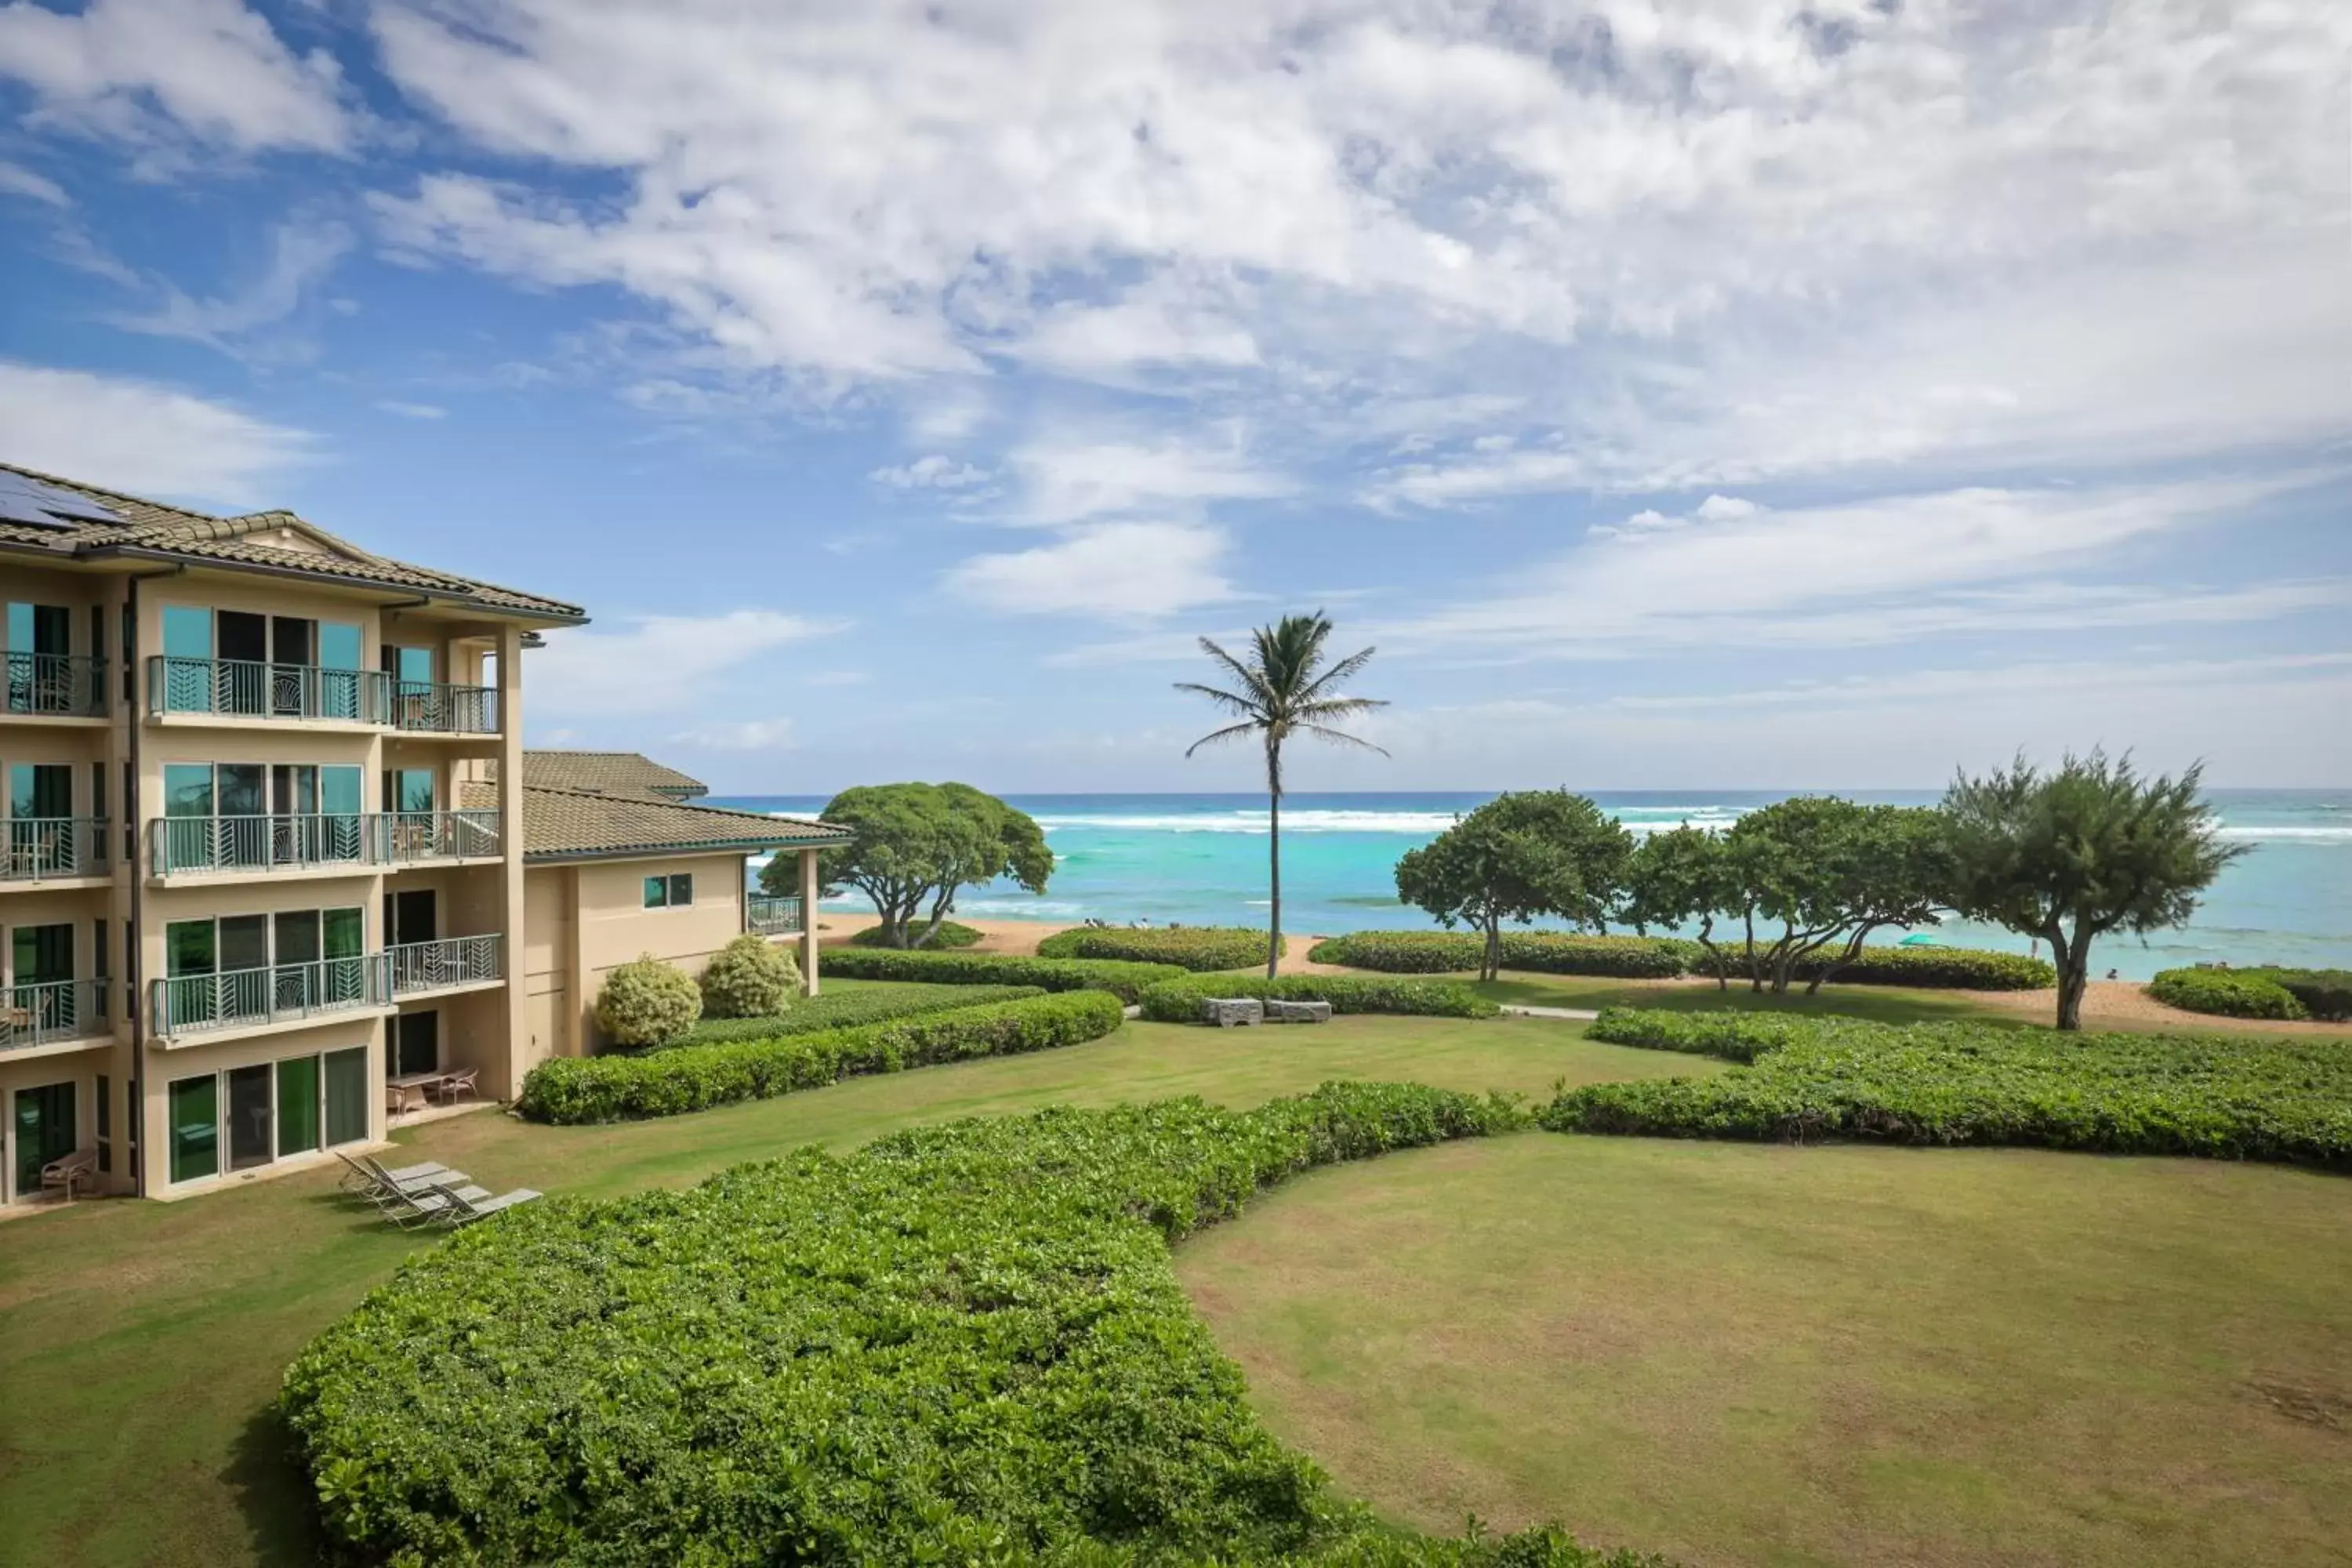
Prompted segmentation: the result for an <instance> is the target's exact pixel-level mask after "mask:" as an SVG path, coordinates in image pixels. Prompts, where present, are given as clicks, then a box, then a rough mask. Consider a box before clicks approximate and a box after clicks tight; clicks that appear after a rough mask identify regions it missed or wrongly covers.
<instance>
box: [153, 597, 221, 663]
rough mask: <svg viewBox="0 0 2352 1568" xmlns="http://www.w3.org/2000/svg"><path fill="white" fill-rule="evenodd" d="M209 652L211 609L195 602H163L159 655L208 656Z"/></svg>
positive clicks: (211, 654)
mask: <svg viewBox="0 0 2352 1568" xmlns="http://www.w3.org/2000/svg"><path fill="white" fill-rule="evenodd" d="M212 656H213V613H212V612H211V611H210V610H208V609H205V608H204V607H202V606H201V605H164V606H163V657H164V658H212Z"/></svg>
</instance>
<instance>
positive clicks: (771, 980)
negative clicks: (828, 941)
mask: <svg viewBox="0 0 2352 1568" xmlns="http://www.w3.org/2000/svg"><path fill="white" fill-rule="evenodd" d="M800 992H801V966H800V965H799V964H798V963H794V962H793V955H792V952H791V951H790V950H789V949H787V948H786V947H784V946H783V945H782V944H781V943H778V942H770V941H769V940H768V939H767V938H766V937H763V936H757V935H754V934H753V933H751V932H750V931H745V932H744V933H743V934H742V935H741V936H739V937H737V938H736V939H735V940H734V941H732V942H729V943H728V944H727V945H726V946H725V947H722V948H720V949H719V951H718V952H715V953H713V954H711V956H710V962H709V963H707V964H705V965H703V969H702V1012H703V1016H705V1017H710V1018H761V1017H768V1016H772V1015H774V1014H778V1013H781V1012H782V1011H783V1010H784V1009H785V1008H787V1007H789V1006H791V1005H792V1002H793V997H795V996H797V995H799V994H800Z"/></svg>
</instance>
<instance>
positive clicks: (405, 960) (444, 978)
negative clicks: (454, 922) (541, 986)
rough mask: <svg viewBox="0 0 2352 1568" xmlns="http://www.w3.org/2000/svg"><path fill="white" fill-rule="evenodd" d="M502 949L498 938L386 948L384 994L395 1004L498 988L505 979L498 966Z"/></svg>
mask: <svg viewBox="0 0 2352 1568" xmlns="http://www.w3.org/2000/svg"><path fill="white" fill-rule="evenodd" d="M500 946H501V943H500V942H499V938H498V937H496V936H445V937H443V938H442V939H441V940H440V941H438V942H407V943H404V945H402V946H399V947H388V948H385V949H384V950H383V953H382V955H381V957H382V959H383V994H384V995H385V996H386V997H387V998H389V999H390V1000H392V1001H394V1002H405V1001H408V1000H409V999H410V998H412V997H416V996H431V995H436V994H441V993H443V992H448V991H469V990H472V989H474V988H476V987H478V986H483V985H495V984H498V983H499V981H500V980H502V979H503V978H504V977H505V976H504V972H503V971H502V969H501V968H500V966H499V948H500Z"/></svg>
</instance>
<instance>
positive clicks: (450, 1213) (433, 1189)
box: [378, 1176, 490, 1230]
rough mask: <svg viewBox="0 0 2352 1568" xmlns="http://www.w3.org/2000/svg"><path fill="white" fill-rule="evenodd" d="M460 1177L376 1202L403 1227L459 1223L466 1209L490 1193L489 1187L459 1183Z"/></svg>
mask: <svg viewBox="0 0 2352 1568" xmlns="http://www.w3.org/2000/svg"><path fill="white" fill-rule="evenodd" d="M464 1181H465V1178H464V1177H463V1176H459V1177H457V1178H456V1179H455V1180H454V1181H453V1182H451V1183H450V1184H448V1185H446V1186H442V1185H438V1184H433V1183H426V1184H425V1185H423V1186H420V1187H415V1188H413V1189H411V1190H410V1191H407V1192H404V1193H402V1194H399V1195H398V1196H397V1197H395V1198H394V1199H392V1200H390V1201H389V1202H386V1203H383V1204H381V1205H378V1206H379V1207H380V1208H382V1209H383V1217H384V1218H386V1219H388V1220H390V1221H392V1223H393V1224H394V1225H396V1226H399V1227H400V1228H401V1229H403V1230H415V1228H416V1227H417V1226H425V1225H463V1224H465V1223H466V1222H465V1218H464V1216H465V1215H466V1213H467V1210H468V1209H469V1208H470V1207H471V1206H472V1205H474V1204H476V1203H478V1202H481V1201H483V1200H485V1199H487V1198H488V1197H489V1195H490V1189H489V1188H488V1187H477V1186H467V1185H461V1184H462V1183H463V1182H464Z"/></svg>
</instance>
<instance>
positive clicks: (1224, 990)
mask: <svg viewBox="0 0 2352 1568" xmlns="http://www.w3.org/2000/svg"><path fill="white" fill-rule="evenodd" d="M1206 996H1255V997H1257V998H1258V999H1259V1000H1260V1001H1265V1000H1267V999H1270V998H1271V999H1279V1000H1281V1001H1285V1002H1328V1003H1330V1004H1331V1011H1332V1012H1334V1013H1409V1014H1415V1015H1418V1016H1424V1017H1433V1018H1492V1017H1495V1016H1497V1015H1499V1014H1500V1013H1501V1012H1502V1009H1501V1008H1500V1007H1497V1006H1496V1005H1495V1004H1494V1003H1492V1002H1489V1001H1488V1000H1486V997H1484V996H1481V995H1479V994H1478V993H1476V992H1475V991H1473V990H1472V989H1470V987H1469V986H1467V985H1465V984H1462V983H1461V982H1460V981H1458V980H1367V979H1362V978H1360V977H1358V976H1356V975H1352V974H1285V975H1281V976H1279V977H1277V978H1276V979H1273V980H1268V979H1266V978H1265V976H1264V975H1262V974H1261V975H1259V976H1257V977H1256V978H1255V979H1249V978H1245V977H1242V976H1237V975H1229V974H1218V975H1207V974H1192V975H1187V976H1185V977H1184V978H1183V979H1181V980H1171V981H1167V982H1165V983H1163V984H1159V985H1154V986H1153V987H1151V989H1150V990H1149V991H1146V992H1145V993H1144V994H1143V1016H1145V1017H1147V1018H1150V1019H1151V1020H1153V1021H1154V1022H1156V1023H1161V1024H1197V1023H1199V1022H1200V1021H1201V1000H1202V998H1203V997H1206Z"/></svg>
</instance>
